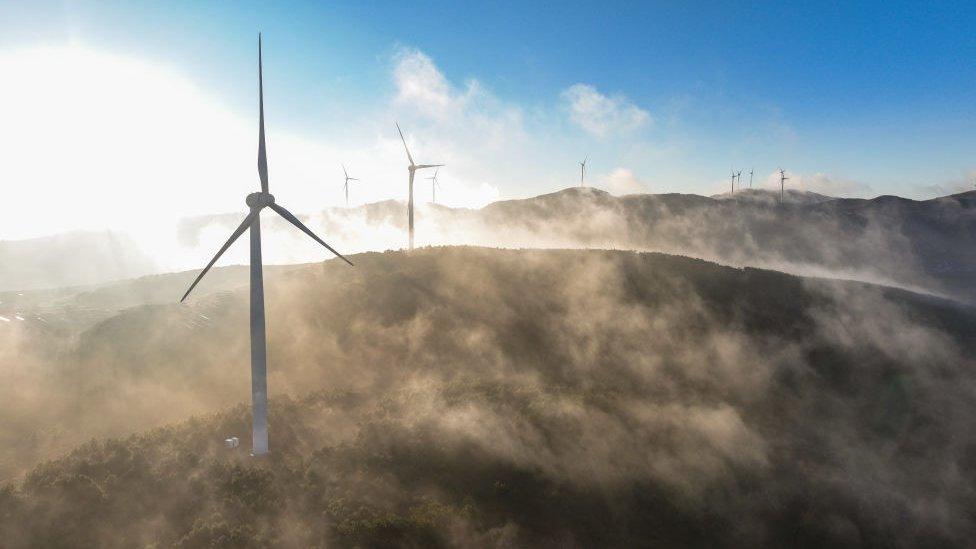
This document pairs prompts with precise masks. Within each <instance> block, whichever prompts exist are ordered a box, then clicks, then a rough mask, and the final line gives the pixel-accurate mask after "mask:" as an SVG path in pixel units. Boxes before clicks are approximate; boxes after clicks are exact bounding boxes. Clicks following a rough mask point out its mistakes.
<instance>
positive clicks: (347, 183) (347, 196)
mask: <svg viewBox="0 0 976 549" xmlns="http://www.w3.org/2000/svg"><path fill="white" fill-rule="evenodd" d="M340 166H342V173H343V175H345V176H346V182H345V184H344V185H343V186H344V187H345V189H346V207H347V208H348V207H349V182H350V181H359V180H358V179H356V178H355V177H349V172H347V171H346V166H345V165H344V164H340Z"/></svg>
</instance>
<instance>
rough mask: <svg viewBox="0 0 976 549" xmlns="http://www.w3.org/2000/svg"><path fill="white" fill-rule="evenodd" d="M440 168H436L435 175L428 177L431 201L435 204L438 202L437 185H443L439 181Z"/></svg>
mask: <svg viewBox="0 0 976 549" xmlns="http://www.w3.org/2000/svg"><path fill="white" fill-rule="evenodd" d="M440 170H441V169H440V168H437V169H435V170H434V175H433V176H431V177H428V178H427V179H429V180H430V196H431V199H430V201H431V202H432V203H434V204H437V187H440V186H441V184H440V183H438V182H437V172H439V171H440Z"/></svg>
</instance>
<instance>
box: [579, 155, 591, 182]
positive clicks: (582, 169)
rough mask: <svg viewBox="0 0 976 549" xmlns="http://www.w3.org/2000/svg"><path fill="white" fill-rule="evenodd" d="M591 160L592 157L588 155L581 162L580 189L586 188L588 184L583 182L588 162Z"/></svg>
mask: <svg viewBox="0 0 976 549" xmlns="http://www.w3.org/2000/svg"><path fill="white" fill-rule="evenodd" d="M589 159H590V155H586V157H585V158H583V161H582V162H580V187H585V186H586V184H585V183H584V182H583V176H584V175H586V161H587V160H589Z"/></svg>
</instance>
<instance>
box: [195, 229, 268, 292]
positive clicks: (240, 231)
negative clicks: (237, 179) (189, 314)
mask: <svg viewBox="0 0 976 549" xmlns="http://www.w3.org/2000/svg"><path fill="white" fill-rule="evenodd" d="M259 211H260V210H251V213H249V214H248V215H247V217H245V218H244V221H241V224H240V225H239V226H238V227H237V229H236V230H235V231H234V232H233V234H231V235H230V238H228V239H227V242H225V243H224V245H223V246H221V248H220V249H219V250H217V255H215V256H213V259H211V260H210V263H207V266H206V267H204V268H203V270H202V271H200V274H198V275H197V278H196V279H195V280H194V281H193V284H190V289H189V290H187V291H186V293H185V294H183V297H182V298H181V299H180V303H183V301H185V300H186V297H187V296H188V295H190V292H192V291H193V288H196V287H197V283H198V282H200V280H201V279H202V278H203V275H205V274H207V271H209V270H210V267H213V265H214V263H216V262H217V260H218V259H220V256H222V255H224V252H226V251H227V248H230V245H231V244H233V243H234V241H235V240H237V239H238V238H239V237H240V236H241V235H242V234H244V231H246V230H247V229H248V227H250V226H251V223H252V222H254V218H255V217H257V216H258V212H259Z"/></svg>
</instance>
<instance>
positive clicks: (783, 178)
mask: <svg viewBox="0 0 976 549" xmlns="http://www.w3.org/2000/svg"><path fill="white" fill-rule="evenodd" d="M787 179H789V177H786V172H784V171H783V168H780V169H779V203H780V204H782V203H783V189H784V188H785V185H784V182H785V181H786V180H787Z"/></svg>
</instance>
